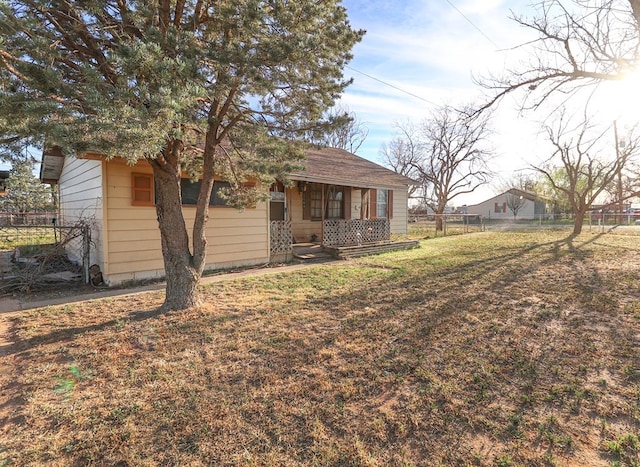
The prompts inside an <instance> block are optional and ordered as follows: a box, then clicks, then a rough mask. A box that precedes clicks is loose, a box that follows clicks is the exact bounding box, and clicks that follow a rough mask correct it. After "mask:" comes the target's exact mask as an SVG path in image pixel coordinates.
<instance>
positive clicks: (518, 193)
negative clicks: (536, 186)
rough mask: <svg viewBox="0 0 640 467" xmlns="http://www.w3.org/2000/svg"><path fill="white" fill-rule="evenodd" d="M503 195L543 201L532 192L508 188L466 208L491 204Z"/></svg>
mask: <svg viewBox="0 0 640 467" xmlns="http://www.w3.org/2000/svg"><path fill="white" fill-rule="evenodd" d="M504 195H514V196H522V197H523V198H524V199H526V200H528V201H533V202H535V201H543V202H544V199H543V198H541V197H540V196H538V195H537V194H535V193H534V192H532V191H525V190H520V189H519V188H510V189H508V190H507V191H503V192H502V193H500V194H497V195H495V196H493V197H491V198H488V199H486V200H484V201H482V202H480V203H476V204H471V205H469V206H468V207H467V208H473V207H476V206H480V205H481V204H485V203H491V202H493V201H494V200H496V199H498V198H501V197H502V196H504Z"/></svg>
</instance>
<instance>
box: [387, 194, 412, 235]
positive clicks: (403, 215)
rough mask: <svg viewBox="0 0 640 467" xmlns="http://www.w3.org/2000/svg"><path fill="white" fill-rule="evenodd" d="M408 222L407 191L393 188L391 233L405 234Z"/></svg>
mask: <svg viewBox="0 0 640 467" xmlns="http://www.w3.org/2000/svg"><path fill="white" fill-rule="evenodd" d="M408 221H409V207H408V203H407V189H406V188H404V187H403V188H393V217H392V218H391V233H392V234H397V235H406V234H407V223H408Z"/></svg>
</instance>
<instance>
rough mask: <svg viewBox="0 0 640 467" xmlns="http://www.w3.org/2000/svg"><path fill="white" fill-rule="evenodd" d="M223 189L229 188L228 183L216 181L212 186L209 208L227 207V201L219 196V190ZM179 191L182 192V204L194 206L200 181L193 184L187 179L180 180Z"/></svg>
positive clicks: (196, 202)
mask: <svg viewBox="0 0 640 467" xmlns="http://www.w3.org/2000/svg"><path fill="white" fill-rule="evenodd" d="M223 188H231V184H230V183H229V182H221V181H218V180H216V181H215V182H214V184H213V190H212V191H211V199H210V200H209V206H227V200H225V199H223V198H222V197H221V196H220V190H222V189H223ZM180 190H181V191H182V204H183V205H187V206H194V205H196V204H198V193H199V192H200V180H197V181H195V182H193V181H191V180H189V179H188V178H183V179H182V180H180Z"/></svg>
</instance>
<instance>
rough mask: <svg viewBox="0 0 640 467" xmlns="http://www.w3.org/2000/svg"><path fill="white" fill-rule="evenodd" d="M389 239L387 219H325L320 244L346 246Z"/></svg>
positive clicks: (389, 230)
mask: <svg viewBox="0 0 640 467" xmlns="http://www.w3.org/2000/svg"><path fill="white" fill-rule="evenodd" d="M390 239H391V224H390V222H389V219H349V220H339V219H336V220H325V221H324V223H323V227H322V245H323V246H328V247H333V246H348V245H362V244H364V243H375V242H383V241H388V240H390Z"/></svg>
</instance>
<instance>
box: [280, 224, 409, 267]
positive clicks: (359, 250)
mask: <svg viewBox="0 0 640 467" xmlns="http://www.w3.org/2000/svg"><path fill="white" fill-rule="evenodd" d="M322 232H323V235H322V242H321V243H318V242H309V243H303V244H295V245H294V243H293V235H292V232H291V221H271V258H272V261H278V260H279V261H283V260H286V261H288V260H290V259H292V258H293V257H297V258H299V259H303V260H308V259H317V258H319V257H326V255H327V254H328V255H330V256H332V257H334V258H338V259H348V258H354V257H358V256H365V255H371V254H378V253H383V252H387V251H394V250H404V249H410V248H417V247H418V245H419V242H418V241H417V240H407V241H396V242H393V241H391V229H390V222H389V220H388V219H349V220H338V219H332V220H325V221H323V225H322ZM283 255H284V256H283ZM285 258H286V259H285Z"/></svg>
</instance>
